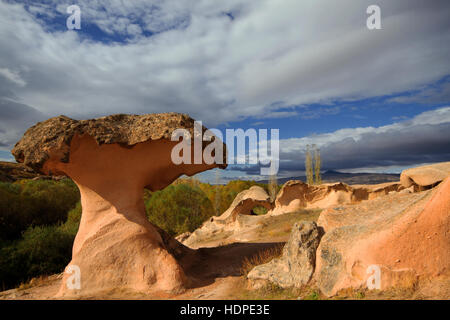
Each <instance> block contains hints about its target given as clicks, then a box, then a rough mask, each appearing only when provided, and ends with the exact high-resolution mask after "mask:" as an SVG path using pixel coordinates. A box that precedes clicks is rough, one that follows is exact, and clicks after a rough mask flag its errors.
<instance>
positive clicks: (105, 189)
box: [12, 113, 226, 295]
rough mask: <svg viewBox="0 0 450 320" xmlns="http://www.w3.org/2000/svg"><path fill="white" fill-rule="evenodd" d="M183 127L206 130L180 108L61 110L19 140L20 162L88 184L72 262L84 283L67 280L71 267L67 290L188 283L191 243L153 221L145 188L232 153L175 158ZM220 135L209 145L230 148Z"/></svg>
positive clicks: (168, 288) (149, 288) (172, 287)
mask: <svg viewBox="0 0 450 320" xmlns="http://www.w3.org/2000/svg"><path fill="white" fill-rule="evenodd" d="M176 129H185V130H187V132H189V133H190V134H191V137H194V135H195V134H196V135H198V134H199V133H198V132H197V133H196V130H195V129H194V120H193V119H192V118H190V117H189V116H187V115H184V114H177V113H162V114H148V115H140V116H139V115H112V116H107V117H103V118H99V119H92V120H81V121H77V120H73V119H70V118H68V117H65V116H59V117H55V118H51V119H49V120H46V121H44V122H40V123H38V124H36V125H34V126H33V127H31V128H30V129H28V131H26V133H25V134H24V136H23V138H22V139H21V140H20V141H19V142H18V143H17V144H16V146H15V147H14V149H13V151H12V153H13V154H14V156H15V158H16V160H17V161H18V162H23V163H25V164H26V165H28V166H30V167H32V168H33V169H35V170H36V171H39V172H41V173H44V174H53V175H55V174H58V175H67V176H69V177H70V178H72V179H73V181H74V182H75V183H76V184H77V186H78V187H79V189H80V193H81V204H82V208H83V210H82V217H81V222H80V227H79V230H78V233H77V235H76V238H75V242H74V245H73V251H72V261H71V262H70V263H69V266H75V268H76V267H78V268H79V271H80V276H81V277H80V280H81V281H80V288H77V286H68V285H67V283H68V282H70V281H71V279H72V278H70V277H71V275H70V274H68V273H66V274H65V276H64V278H63V283H62V286H61V289H60V292H59V294H60V295H72V294H93V293H94V292H100V291H108V290H112V289H119V290H132V291H141V292H155V291H165V292H175V291H177V290H181V289H183V288H184V286H185V285H186V284H187V279H186V276H185V274H184V271H183V269H182V267H181V266H180V264H179V263H178V262H177V260H176V258H178V256H179V255H183V252H186V251H185V250H189V249H188V248H186V247H184V246H183V245H181V244H179V243H178V242H177V241H176V240H174V239H172V238H170V237H169V236H168V235H167V234H166V233H165V232H163V231H162V230H161V229H159V228H157V227H156V226H154V225H152V224H151V223H150V222H149V221H148V220H147V218H146V214H145V207H144V202H143V189H144V188H148V189H150V190H152V191H154V190H159V189H162V188H164V187H166V186H167V185H169V184H170V183H171V182H172V181H174V180H175V179H176V178H178V177H179V176H181V175H183V174H186V175H193V174H195V173H198V172H201V171H204V170H208V169H211V168H214V167H220V168H225V167H226V164H225V152H224V153H223V161H218V162H222V163H223V164H217V163H212V164H206V163H205V162H204V161H203V160H202V161H201V163H198V164H193V162H194V161H191V164H187V163H182V164H179V165H176V164H174V163H173V162H172V159H171V153H172V149H173V148H174V146H175V145H177V144H178V143H179V142H178V141H171V136H172V132H173V131H174V130H176ZM202 130H203V132H204V131H205V130H206V129H205V128H202ZM203 132H202V133H203ZM215 139H217V137H215ZM215 139H214V140H213V141H211V142H202V143H201V144H200V145H201V147H202V150H203V149H204V148H205V147H206V146H207V144H210V143H213V142H214V143H219V142H220V146H221V147H223V150H224V151H225V147H224V145H223V143H222V142H221V141H220V140H215ZM200 141H201V140H200ZM190 148H192V149H190V150H191V151H193V150H194V147H193V146H190ZM191 154H192V159H193V158H194V152H191ZM202 158H203V157H202ZM185 162H186V161H185ZM187 162H188V161H187ZM197 162H198V161H197Z"/></svg>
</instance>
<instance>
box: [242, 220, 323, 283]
mask: <svg viewBox="0 0 450 320" xmlns="http://www.w3.org/2000/svg"><path fill="white" fill-rule="evenodd" d="M322 234H323V231H322V230H321V228H318V227H317V225H316V223H315V222H299V223H296V224H295V225H294V226H293V228H292V232H291V235H290V238H289V241H288V242H287V243H286V245H285V247H284V249H283V255H282V257H280V258H276V259H273V260H272V261H270V262H269V263H266V264H262V265H259V266H256V267H255V268H253V269H252V270H251V271H250V272H249V274H248V276H247V277H248V279H250V280H252V281H261V280H262V281H270V282H273V283H276V284H278V285H279V286H281V287H283V288H288V287H298V288H299V287H301V286H303V285H305V284H307V283H308V282H309V280H310V279H311V277H312V275H313V273H314V268H315V263H316V261H315V260H316V249H317V247H318V246H319V242H320V238H321V236H322Z"/></svg>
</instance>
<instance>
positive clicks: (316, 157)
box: [313, 144, 322, 184]
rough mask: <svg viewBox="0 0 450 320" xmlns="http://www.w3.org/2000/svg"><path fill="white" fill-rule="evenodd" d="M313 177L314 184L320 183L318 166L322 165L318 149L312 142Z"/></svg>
mask: <svg viewBox="0 0 450 320" xmlns="http://www.w3.org/2000/svg"><path fill="white" fill-rule="evenodd" d="M313 148H314V178H315V181H314V182H315V183H316V184H322V178H321V176H320V167H321V165H322V162H321V159H320V150H319V149H318V148H317V146H316V145H315V144H314V145H313Z"/></svg>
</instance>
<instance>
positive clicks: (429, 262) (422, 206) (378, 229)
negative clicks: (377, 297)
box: [314, 178, 450, 296]
mask: <svg viewBox="0 0 450 320" xmlns="http://www.w3.org/2000/svg"><path fill="white" fill-rule="evenodd" d="M449 194H450V178H447V179H446V180H445V181H444V182H443V183H442V184H441V185H439V186H438V187H437V188H435V189H431V190H427V191H423V192H419V193H409V194H407V193H399V194H389V195H387V196H385V197H382V198H377V199H374V200H372V201H366V202H362V203H361V204H357V205H344V206H340V207H336V208H330V209H328V210H325V211H323V212H322V213H321V215H320V217H319V219H318V225H319V226H321V227H323V228H324V230H325V235H324V236H323V238H322V240H321V243H320V245H319V248H318V250H317V258H316V271H315V275H314V278H315V280H316V281H317V284H318V286H319V288H320V289H321V291H322V292H323V293H324V294H326V295H328V296H332V295H334V294H336V293H337V292H338V291H339V290H341V289H345V288H360V287H365V286H366V285H367V280H368V279H369V277H371V272H373V270H374V268H379V269H378V270H380V273H381V281H380V288H381V289H382V290H384V289H388V288H391V287H396V288H398V287H413V286H414V285H415V284H416V283H417V281H419V280H422V279H424V280H425V279H430V278H431V279H434V278H437V277H444V278H448V277H450V232H449V230H450V197H449V196H448V195H449Z"/></svg>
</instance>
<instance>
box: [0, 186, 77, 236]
mask: <svg viewBox="0 0 450 320" xmlns="http://www.w3.org/2000/svg"><path fill="white" fill-rule="evenodd" d="M79 199H80V194H79V191H78V188H77V187H76V185H75V184H74V183H73V182H72V181H71V180H69V179H64V180H62V181H52V180H37V181H33V180H22V181H20V182H16V183H0V239H3V240H14V239H17V238H19V237H20V235H21V233H22V232H23V231H25V230H26V229H27V228H28V227H29V226H40V225H52V224H57V223H61V222H64V221H66V219H67V213H68V211H69V210H70V209H72V208H73V207H74V206H75V204H76V203H77V202H78V201H79Z"/></svg>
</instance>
